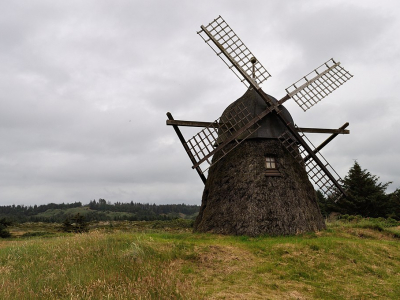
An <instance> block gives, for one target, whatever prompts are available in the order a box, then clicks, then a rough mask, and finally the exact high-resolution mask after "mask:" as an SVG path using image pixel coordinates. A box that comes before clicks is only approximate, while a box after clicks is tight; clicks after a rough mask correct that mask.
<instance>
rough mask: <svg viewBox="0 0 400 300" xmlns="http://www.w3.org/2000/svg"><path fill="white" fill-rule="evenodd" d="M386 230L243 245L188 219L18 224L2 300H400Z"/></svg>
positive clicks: (6, 259)
mask: <svg viewBox="0 0 400 300" xmlns="http://www.w3.org/2000/svg"><path fill="white" fill-rule="evenodd" d="M391 225H398V224H390V222H389V223H388V222H386V221H385V220H383V219H381V220H366V219H361V220H359V219H356V220H352V221H351V222H350V221H346V222H338V221H336V222H333V223H329V224H328V229H327V230H326V231H323V232H318V233H312V234H305V235H301V236H290V237H258V238H249V237H232V236H221V235H212V234H193V233H192V232H191V228H190V221H189V220H172V221H154V222H144V221H143V222H127V221H125V222H112V223H109V222H103V223H98V224H97V225H96V226H94V225H92V228H91V230H90V232H89V233H85V234H63V233H59V232H58V231H57V227H54V226H53V227H51V224H41V223H32V224H28V223H27V224H20V225H18V226H16V227H12V228H10V231H11V232H12V233H13V234H14V238H12V239H3V240H1V239H0V299H400V284H399V282H400V227H397V226H391ZM35 233H36V234H35ZM17 234H18V236H19V237H15V236H16V235H17ZM35 235H36V236H35Z"/></svg>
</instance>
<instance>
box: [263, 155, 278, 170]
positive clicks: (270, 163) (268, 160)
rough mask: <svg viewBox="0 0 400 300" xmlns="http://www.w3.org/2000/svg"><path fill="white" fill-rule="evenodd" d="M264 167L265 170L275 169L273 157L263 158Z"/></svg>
mask: <svg viewBox="0 0 400 300" xmlns="http://www.w3.org/2000/svg"><path fill="white" fill-rule="evenodd" d="M265 167H266V168H267V169H276V161H275V158H274V157H266V158H265Z"/></svg>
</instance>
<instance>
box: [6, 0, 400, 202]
mask: <svg viewBox="0 0 400 300" xmlns="http://www.w3.org/2000/svg"><path fill="white" fill-rule="evenodd" d="M0 11H1V14H0V42H1V45H0V205H9V204H25V205H33V204H45V203H50V202H55V203H62V202H75V201H81V202H83V203H88V202H89V201H90V200H93V199H96V200H97V199H99V198H104V199H106V200H107V201H111V202H116V201H120V202H128V201H134V202H150V203H157V204H162V203H187V204H198V205H200V203H201V196H202V190H203V187H204V185H203V183H202V181H201V180H200V178H199V177H198V175H197V173H196V172H195V171H193V170H192V169H191V163H190V160H189V159H188V157H187V155H186V153H185V151H184V149H183V147H182V145H181V144H180V142H179V140H178V138H177V136H176V135H175V132H174V130H173V128H172V127H169V126H166V125H165V120H166V119H167V117H166V115H165V114H166V112H167V111H170V112H171V113H172V115H173V116H174V118H175V119H184V120H196V121H213V120H215V119H217V118H218V117H219V116H220V114H221V113H222V111H223V110H224V109H225V108H226V107H227V106H228V105H229V104H230V103H231V102H233V101H234V100H236V99H237V98H239V97H240V96H241V95H242V94H243V93H244V92H245V91H246V88H245V86H244V85H243V84H241V83H240V82H239V80H238V79H237V78H236V77H235V76H234V75H233V74H232V72H231V71H229V70H228V68H227V67H226V66H225V65H224V63H223V62H222V61H221V60H220V59H219V58H218V57H216V55H215V54H214V53H213V52H212V50H211V49H210V48H209V47H208V46H207V45H206V44H205V43H204V42H203V40H202V39H201V38H200V37H199V36H198V35H197V34H196V31H198V30H200V25H202V24H203V25H207V24H208V23H209V22H211V21H212V20H213V19H214V18H216V17H217V16H218V15H221V16H222V17H223V18H224V19H225V20H226V21H227V23H228V24H229V25H230V26H231V27H232V29H233V30H235V32H236V33H237V34H238V36H239V37H240V38H241V39H242V40H243V41H244V43H245V44H246V45H247V47H248V48H249V49H250V50H251V51H252V52H253V53H254V54H255V56H256V57H257V58H258V59H259V61H261V63H262V64H263V65H264V67H265V68H266V69H267V70H268V71H269V72H270V73H271V74H272V78H270V79H268V81H267V82H266V83H264V84H263V85H262V87H263V89H264V91H266V92H267V93H269V94H271V95H273V96H274V97H276V98H279V99H280V98H282V97H283V96H284V95H285V93H284V89H285V88H287V87H288V86H289V85H291V84H292V83H294V82H295V81H297V80H298V79H300V77H302V76H304V75H306V74H307V73H309V72H310V71H312V70H313V69H314V68H316V67H317V66H319V65H320V64H322V63H323V62H325V61H327V60H328V59H330V58H332V57H333V58H335V59H336V60H337V61H340V62H341V63H342V66H343V67H344V68H346V69H347V70H349V71H350V72H351V73H352V74H353V75H354V77H353V78H352V79H351V80H350V81H348V82H347V83H346V84H345V85H343V86H342V87H340V88H339V89H338V90H336V91H335V92H334V93H333V94H331V95H330V96H328V97H327V98H325V99H324V100H323V101H322V102H321V103H319V104H318V105H317V106H315V107H313V108H312V109H311V110H309V111H307V112H306V113H304V112H303V111H302V110H301V109H300V108H299V107H298V106H297V105H296V104H295V103H294V101H293V100H289V101H288V102H287V103H286V104H285V106H286V107H287V108H288V109H289V111H290V113H291V114H292V117H293V119H294V120H295V122H296V124H297V125H298V126H299V127H319V128H338V127H340V126H341V125H343V124H344V123H345V122H349V123H350V126H349V128H348V129H350V131H351V134H350V135H340V136H338V137H337V138H336V139H335V140H334V141H333V142H331V143H330V144H329V145H328V146H327V147H326V148H324V150H323V155H324V156H325V158H326V159H327V160H328V161H329V162H330V163H331V165H332V166H333V167H334V168H335V169H336V170H337V172H338V173H339V174H340V175H341V176H342V177H344V176H345V175H346V174H347V172H348V170H349V168H350V167H351V166H352V165H353V163H354V160H357V161H358V162H359V164H360V165H361V167H362V168H364V169H367V170H368V171H370V172H371V173H372V174H374V175H377V176H379V177H380V181H382V182H387V181H392V182H393V183H392V184H391V185H390V188H389V189H388V191H393V190H395V189H396V188H399V187H400V171H399V169H400V156H399V153H400V140H399V138H398V134H399V127H400V118H399V114H400V101H399V100H400V90H399V87H400V76H399V73H400V33H399V30H400V29H399V28H400V2H399V1H396V0H393V1H389V0H388V1H386V0H381V1H366V0H363V1H361V0H360V1H349V0H344V1H340V0H338V1H327V0H325V1H317V0H315V1H311V0H303V1H295V0H293V1H291V0H287V1H278V0H274V1H272V0H262V1H237V0H236V1H233V0H226V1H216V0H212V1H204V0H203V1H185V0H180V1H162V0H159V1H151V0H147V1H136V0H133V1H119V0H113V1H100V0H98V1H82V0H79V1H71V0H69V1H54V0H49V1H40V0H38V1H1V2H0ZM182 131H183V134H184V136H185V138H186V139H188V138H190V137H191V136H192V135H193V134H195V131H193V130H188V129H185V128H182ZM308 137H309V138H310V139H311V140H312V141H313V142H314V144H318V143H319V142H320V141H321V140H323V139H325V138H326V137H327V136H326V135H322V136H321V135H315V134H308Z"/></svg>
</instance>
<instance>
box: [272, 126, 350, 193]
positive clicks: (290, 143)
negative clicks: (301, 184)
mask: <svg viewBox="0 0 400 300" xmlns="http://www.w3.org/2000/svg"><path fill="white" fill-rule="evenodd" d="M299 134H300V136H301V137H302V138H303V140H306V141H307V143H308V144H310V145H311V146H312V147H313V148H315V147H314V145H313V144H312V143H311V141H310V140H309V139H308V138H307V136H305V135H304V133H302V132H300V133H299ZM278 139H279V140H280V141H281V143H282V145H283V146H285V148H286V149H287V150H288V151H289V152H290V154H291V155H292V156H293V157H294V158H295V159H296V161H297V162H298V163H300V164H301V165H303V166H304V167H305V169H306V171H307V175H308V177H309V178H310V180H312V182H314V185H315V186H316V187H317V190H320V191H321V192H322V193H324V194H325V196H326V197H327V198H329V199H331V200H333V201H337V200H338V199H339V198H340V197H341V196H342V193H340V191H339V190H338V189H337V187H336V185H335V183H334V181H332V180H331V179H330V178H329V176H328V175H327V173H325V171H324V170H323V169H322V168H321V167H320V166H319V164H318V163H317V162H316V160H315V159H313V158H312V157H311V156H310V155H309V154H308V152H307V151H306V149H305V148H304V147H303V146H302V145H299V144H298V143H297V142H296V141H294V140H293V138H292V135H290V133H289V132H288V131H286V132H284V133H283V134H282V135H281V136H279V138H278ZM317 155H318V158H319V159H320V161H322V162H323V164H324V166H325V167H326V168H328V169H329V170H330V173H331V174H332V176H334V177H335V180H336V181H337V182H339V183H341V182H342V179H341V177H340V176H339V174H338V173H337V172H336V171H335V169H334V168H333V167H332V166H331V165H330V164H329V163H328V162H327V161H326V159H325V158H324V157H323V156H322V154H321V153H320V152H319V153H318V154H317Z"/></svg>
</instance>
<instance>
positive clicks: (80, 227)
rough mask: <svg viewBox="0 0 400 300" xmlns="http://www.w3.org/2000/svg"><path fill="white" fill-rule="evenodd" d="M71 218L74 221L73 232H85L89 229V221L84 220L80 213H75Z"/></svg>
mask: <svg viewBox="0 0 400 300" xmlns="http://www.w3.org/2000/svg"><path fill="white" fill-rule="evenodd" d="M72 220H73V221H75V223H74V227H75V228H74V231H75V232H87V231H88V230H89V223H88V222H86V220H85V216H82V215H81V214H80V213H77V214H76V215H75V216H74V217H73V218H72Z"/></svg>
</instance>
